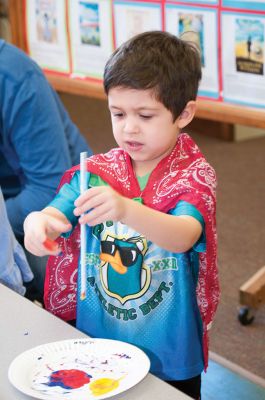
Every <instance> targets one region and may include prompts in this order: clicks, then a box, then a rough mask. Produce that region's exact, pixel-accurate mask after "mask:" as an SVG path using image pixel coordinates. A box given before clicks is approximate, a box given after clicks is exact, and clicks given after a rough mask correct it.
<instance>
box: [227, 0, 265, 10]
mask: <svg viewBox="0 0 265 400" xmlns="http://www.w3.org/2000/svg"><path fill="white" fill-rule="evenodd" d="M223 7H230V8H239V9H245V10H256V11H265V0H255V1H250V0H223Z"/></svg>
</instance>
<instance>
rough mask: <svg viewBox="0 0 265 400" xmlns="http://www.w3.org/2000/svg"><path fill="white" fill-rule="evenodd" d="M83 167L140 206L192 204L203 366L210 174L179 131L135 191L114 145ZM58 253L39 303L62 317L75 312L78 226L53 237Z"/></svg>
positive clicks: (210, 268)
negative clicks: (197, 222)
mask: <svg viewBox="0 0 265 400" xmlns="http://www.w3.org/2000/svg"><path fill="white" fill-rule="evenodd" d="M77 170H79V166H76V167H73V168H72V169H70V170H68V171H67V172H66V173H65V174H64V176H63V178H62V180H61V183H60V185H59V188H60V187H61V186H62V185H64V184H65V183H67V182H70V180H71V179H72V177H73V175H74V174H75V172H76V171H77ZM87 170H88V171H89V172H91V173H93V174H96V175H99V176H100V177H101V178H102V179H103V180H104V181H105V182H107V183H108V184H109V185H110V186H111V187H112V188H113V189H114V190H116V191H117V192H119V193H120V194H121V195H122V196H125V197H128V198H131V199H133V198H137V197H138V198H139V197H141V198H142V200H143V204H145V205H146V206H148V207H151V208H153V209H155V210H158V211H161V212H165V213H166V212H168V211H169V210H170V209H172V208H174V207H175V206H176V204H177V202H178V201H180V200H184V201H187V202H189V203H190V204H193V205H194V206H195V207H196V208H197V209H198V210H199V211H200V213H201V214H202V216H203V218H204V222H205V235H206V252H204V253H199V262H200V268H199V278H198V283H197V288H196V294H197V302H198V306H199V309H200V313H201V317H202V321H203V349H204V361H205V368H206V367H207V365H208V334H207V330H208V329H209V328H210V325H211V323H212V320H213V317H214V314H215V312H216V308H217V305H218V301H219V297H220V290H219V282H218V274H217V245H216V239H217V237H216V221H215V213H216V200H215V190H216V176H215V172H214V170H213V168H212V167H211V166H210V165H209V164H208V163H207V161H206V160H205V158H204V156H203V155H202V153H201V152H200V150H199V148H198V146H197V145H196V144H195V143H194V141H193V140H192V139H191V138H190V137H189V135H187V134H185V133H182V134H180V135H179V137H178V139H177V143H176V146H175V148H174V149H173V151H172V153H171V154H170V155H169V156H167V157H165V158H164V159H163V160H161V161H160V162H159V164H158V165H157V167H156V168H155V169H154V170H153V171H152V173H151V175H150V177H149V180H148V183H147V185H146V187H145V189H144V190H143V191H142V192H141V190H140V187H139V184H138V181H137V179H136V177H135V174H134V171H133V167H132V163H131V159H130V156H129V155H128V154H127V153H126V152H125V151H123V150H122V149H119V148H116V149H113V150H111V151H109V152H108V153H106V154H99V155H94V156H92V157H90V158H88V159H87ZM57 242H58V243H59V245H60V247H61V248H62V249H63V253H64V255H63V256H62V257H58V256H57V257H50V258H49V260H48V264H47V272H46V279H45V288H44V302H45V307H46V309H47V310H48V311H50V312H52V313H53V314H55V315H57V316H58V317H60V318H62V319H64V320H71V319H74V318H75V315H76V304H77V299H76V290H77V283H76V282H77V266H78V258H79V251H80V235H79V224H78V225H77V227H76V228H75V229H74V231H73V233H72V235H71V236H70V238H58V239H57Z"/></svg>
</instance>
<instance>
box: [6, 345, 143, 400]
mask: <svg viewBox="0 0 265 400" xmlns="http://www.w3.org/2000/svg"><path fill="white" fill-rule="evenodd" d="M149 368H150V361H149V358H148V357H147V356H146V355H145V353H144V352H143V351H142V350H140V349H138V348H137V347H135V346H132V345H130V344H128V343H124V342H120V341H117V340H108V339H90V338H87V339H73V340H63V341H59V342H53V343H47V344H45V345H42V346H38V347H34V348H33V349H31V350H28V351H25V352H24V353H22V354H20V355H19V356H18V357H16V358H15V359H14V360H13V361H12V363H11V365H10V367H9V370H8V378H9V380H10V382H11V383H12V385H14V386H15V387H16V388H17V389H18V390H20V391H21V392H23V393H25V394H27V395H29V396H33V397H35V398H37V399H53V400H55V399H56V400H90V399H97V400H100V399H106V398H108V397H111V396H115V395H117V394H118V393H122V392H124V391H125V390H127V389H129V388H131V387H133V386H134V385H136V384H137V383H138V382H140V381H141V380H142V379H143V378H144V377H145V376H146V374H147V373H148V371H149Z"/></svg>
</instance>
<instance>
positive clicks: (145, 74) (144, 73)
mask: <svg viewBox="0 0 265 400" xmlns="http://www.w3.org/2000/svg"><path fill="white" fill-rule="evenodd" d="M200 79H201V60H200V54H199V51H198V50H197V48H196V46H195V45H194V44H193V43H191V42H187V41H184V40H181V39H179V38H177V37H176V36H174V35H172V34H170V33H168V32H162V31H150V32H144V33H141V34H139V35H137V36H134V37H133V38H132V39H130V40H128V41H127V42H125V43H123V44H122V45H121V46H120V47H119V48H118V49H116V50H115V51H114V53H113V54H112V55H111V56H110V58H109V60H108V61H107V64H106V66H105V71H104V89H105V92H106V94H108V92H109V90H110V89H111V88H114V87H118V86H121V87H126V88H131V89H154V93H155V96H156V99H157V100H158V101H160V102H161V103H163V104H164V106H165V107H166V108H167V109H168V110H169V111H171V113H172V115H173V120H174V121H175V120H176V118H177V117H178V116H179V115H180V114H181V112H182V111H183V110H184V108H185V106H186V104H187V103H188V101H190V100H195V99H196V96H197V91H198V86H199V82H200Z"/></svg>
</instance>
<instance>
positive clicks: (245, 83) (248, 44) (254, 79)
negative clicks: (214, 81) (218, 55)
mask: <svg viewBox="0 0 265 400" xmlns="http://www.w3.org/2000/svg"><path fill="white" fill-rule="evenodd" d="M222 27H223V29H222V44H223V50H222V65H223V94H224V100H226V101H231V102H236V103H241V104H246V105H252V106H255V107H265V68H264V61H265V60H264V53H265V15H262V14H243V13H242V14H241V13H240V14H239V13H238V14H236V13H234V12H223V15H222Z"/></svg>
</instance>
